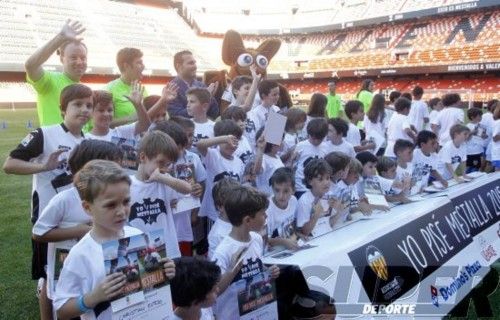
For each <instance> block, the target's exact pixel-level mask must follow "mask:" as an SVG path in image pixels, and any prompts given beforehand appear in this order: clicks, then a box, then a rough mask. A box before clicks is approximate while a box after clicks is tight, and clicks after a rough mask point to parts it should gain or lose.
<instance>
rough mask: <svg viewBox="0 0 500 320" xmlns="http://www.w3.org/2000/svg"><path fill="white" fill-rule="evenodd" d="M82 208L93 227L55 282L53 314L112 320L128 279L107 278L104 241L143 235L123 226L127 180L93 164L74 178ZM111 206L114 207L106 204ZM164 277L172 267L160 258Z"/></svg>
mask: <svg viewBox="0 0 500 320" xmlns="http://www.w3.org/2000/svg"><path fill="white" fill-rule="evenodd" d="M75 186H76V187H77V189H78V193H79V195H80V198H81V199H82V206H83V208H84V209H85V211H86V212H87V213H88V214H89V215H90V216H91V217H92V229H91V230H90V232H88V233H87V234H86V235H85V236H84V237H83V238H82V239H81V240H80V241H79V242H78V243H77V244H76V245H75V246H74V247H73V248H72V249H71V251H70V252H69V255H68V256H67V258H66V260H65V261H64V267H63V269H62V271H61V276H60V278H59V281H58V283H57V287H56V291H55V298H54V307H55V309H56V310H57V316H58V317H59V318H61V319H69V318H75V317H78V316H80V317H81V319H111V317H112V313H111V305H110V304H109V301H110V300H111V299H112V298H113V297H115V296H117V295H118V294H120V293H121V292H122V289H123V286H124V285H125V283H126V276H125V274H123V273H122V272H115V273H112V274H110V275H108V276H106V271H105V267H104V253H103V249H102V243H104V242H107V241H110V240H115V239H120V238H124V237H130V236H132V235H137V234H141V231H140V230H138V229H136V228H131V227H128V226H126V223H127V221H128V216H129V213H130V205H129V200H130V178H129V176H128V175H127V174H126V172H125V171H124V170H123V169H122V168H120V166H119V165H118V164H116V163H114V162H111V161H106V160H92V161H90V162H89V163H87V164H86V165H85V166H84V167H83V169H81V170H80V171H79V172H78V173H77V175H76V177H75ZM110 204H113V205H112V206H110ZM162 263H164V265H163V268H164V271H165V275H166V276H167V277H168V278H170V279H171V278H173V277H174V275H175V264H174V262H173V261H171V260H169V259H168V258H164V259H163V260H162Z"/></svg>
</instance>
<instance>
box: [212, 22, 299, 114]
mask: <svg viewBox="0 0 500 320" xmlns="http://www.w3.org/2000/svg"><path fill="white" fill-rule="evenodd" d="M280 47H281V41H280V40H279V39H267V40H264V42H262V43H261V44H260V45H259V47H258V48H256V49H252V48H246V47H245V45H244V44H243V39H242V38H241V35H240V34H239V33H238V32H237V31H234V30H229V31H227V32H226V34H225V35H224V41H223V42H222V61H223V62H224V63H225V64H226V65H228V66H229V67H230V69H229V72H228V73H227V77H228V79H229V80H232V79H234V78H235V77H237V76H242V75H246V76H251V72H250V66H251V65H255V66H256V68H257V73H258V74H261V75H262V78H265V76H266V73H267V72H266V69H267V67H268V66H269V63H270V62H271V59H272V58H273V57H274V55H275V54H276V53H277V52H278V50H279V49H280ZM225 77H226V73H225V72H224V71H208V72H206V73H205V80H206V81H205V83H207V85H208V84H209V83H211V82H215V81H219V90H218V94H215V97H216V99H217V100H218V101H219V102H220V103H219V105H220V112H221V114H222V112H224V110H226V108H227V107H228V106H229V104H230V102H229V101H226V100H224V99H221V96H222V92H223V90H224V89H225V87H226V84H227V81H226V79H225ZM289 100H290V98H289V94H288V91H287V90H286V88H285V87H284V86H282V85H280V101H286V102H284V103H283V105H286V106H287V107H291V102H290V101H289ZM281 106H282V105H280V107H281Z"/></svg>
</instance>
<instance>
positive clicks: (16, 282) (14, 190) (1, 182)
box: [0, 109, 500, 319]
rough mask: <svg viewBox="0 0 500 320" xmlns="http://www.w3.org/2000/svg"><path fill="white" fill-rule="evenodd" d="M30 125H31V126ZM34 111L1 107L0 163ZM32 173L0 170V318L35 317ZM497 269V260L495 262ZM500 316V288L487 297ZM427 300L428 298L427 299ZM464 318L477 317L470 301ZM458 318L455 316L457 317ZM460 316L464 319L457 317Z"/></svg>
mask: <svg viewBox="0 0 500 320" xmlns="http://www.w3.org/2000/svg"><path fill="white" fill-rule="evenodd" d="M30 126H31V127H30ZM37 127H38V121H37V116H36V112H35V110H22V109H21V110H16V111H11V110H0V163H1V164H3V162H4V161H5V158H6V157H7V156H8V154H9V151H10V150H12V149H13V148H14V147H15V146H17V144H18V143H19V142H20V141H21V140H22V138H24V136H25V135H26V134H27V133H28V132H29V131H31V130H32V129H33V128H37ZM30 191H31V176H16V175H6V174H5V173H4V172H3V171H0V208H1V209H2V210H1V212H2V214H1V215H0V239H1V241H0V261H1V263H0V319H38V318H39V315H38V302H37V298H36V296H35V288H36V283H35V281H33V280H31V271H30V268H31V242H30V238H31V223H30V219H29V218H30V203H29V199H30ZM494 267H495V269H496V270H497V271H498V272H500V263H498V262H497V263H496V264H495V266H494ZM489 300H490V302H492V303H493V305H492V308H493V314H494V315H495V317H494V318H498V319H500V291H499V290H497V291H496V292H495V293H493V294H492V295H491V296H490V297H489ZM429 302H430V301H429ZM468 313H469V315H468V316H467V318H466V319H477V316H476V312H475V310H474V306H473V304H471V305H470V306H469V312H468ZM457 319H458V318H457ZM460 319H463V318H460Z"/></svg>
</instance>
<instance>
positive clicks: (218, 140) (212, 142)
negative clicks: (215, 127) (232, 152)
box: [196, 135, 238, 156]
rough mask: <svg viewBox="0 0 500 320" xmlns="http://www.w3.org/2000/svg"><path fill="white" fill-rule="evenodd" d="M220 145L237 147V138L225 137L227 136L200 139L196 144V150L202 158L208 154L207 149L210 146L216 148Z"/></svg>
mask: <svg viewBox="0 0 500 320" xmlns="http://www.w3.org/2000/svg"><path fill="white" fill-rule="evenodd" d="M222 143H230V144H232V145H233V146H236V147H238V138H236V137H235V136H232V135H227V136H218V137H215V138H209V139H201V140H200V141H198V142H197V143H196V148H197V149H198V151H199V152H200V154H201V155H202V156H206V155H207V152H208V148H210V147H212V146H216V145H219V144H222Z"/></svg>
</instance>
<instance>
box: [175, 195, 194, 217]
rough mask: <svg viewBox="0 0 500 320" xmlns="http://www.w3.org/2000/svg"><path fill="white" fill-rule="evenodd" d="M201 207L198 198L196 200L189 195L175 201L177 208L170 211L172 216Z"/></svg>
mask: <svg viewBox="0 0 500 320" xmlns="http://www.w3.org/2000/svg"><path fill="white" fill-rule="evenodd" d="M200 206H201V203H200V198H196V197H193V196H190V195H187V196H184V197H181V198H179V199H177V206H176V207H175V208H173V209H172V212H173V213H174V214H176V213H179V212H185V211H188V210H192V209H195V208H199V207H200Z"/></svg>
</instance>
